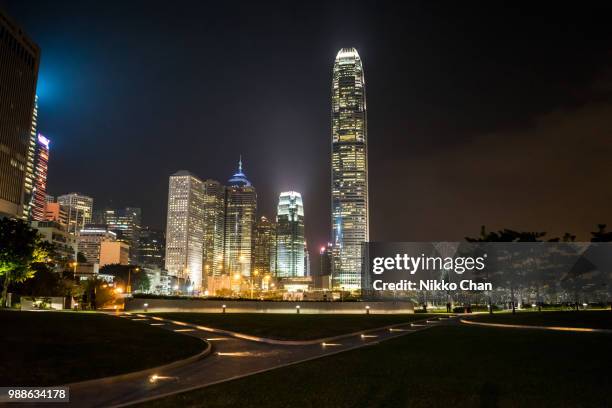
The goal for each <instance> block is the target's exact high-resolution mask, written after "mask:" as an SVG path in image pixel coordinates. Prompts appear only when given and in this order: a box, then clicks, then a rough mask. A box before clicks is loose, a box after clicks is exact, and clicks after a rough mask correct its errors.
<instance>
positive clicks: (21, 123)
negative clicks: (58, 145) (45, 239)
mask: <svg viewBox="0 0 612 408" xmlns="http://www.w3.org/2000/svg"><path fill="white" fill-rule="evenodd" d="M0 61H2V62H1V65H0V118H1V120H0V216H8V217H12V218H24V204H25V203H24V201H25V199H26V198H27V197H26V173H27V171H28V166H29V165H32V164H33V162H32V155H31V154H32V151H31V149H32V147H33V146H32V120H33V111H34V106H35V105H34V102H35V95H36V84H37V81H38V65H39V61H40V49H39V47H38V45H36V44H35V43H34V42H33V41H32V40H31V39H29V38H28V36H27V35H26V34H25V33H24V31H23V30H22V29H21V28H20V27H18V26H17V25H16V24H15V23H14V22H13V21H11V20H10V19H9V18H8V16H6V15H5V14H4V13H2V12H1V11H0ZM29 182H30V185H29V188H30V189H31V188H32V184H31V183H32V180H31V179H30V180H29Z"/></svg>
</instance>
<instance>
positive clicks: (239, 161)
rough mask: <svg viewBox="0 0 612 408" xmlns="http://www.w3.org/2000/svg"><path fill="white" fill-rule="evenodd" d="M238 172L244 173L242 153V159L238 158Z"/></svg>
mask: <svg viewBox="0 0 612 408" xmlns="http://www.w3.org/2000/svg"><path fill="white" fill-rule="evenodd" d="M238 173H242V155H240V160H238Z"/></svg>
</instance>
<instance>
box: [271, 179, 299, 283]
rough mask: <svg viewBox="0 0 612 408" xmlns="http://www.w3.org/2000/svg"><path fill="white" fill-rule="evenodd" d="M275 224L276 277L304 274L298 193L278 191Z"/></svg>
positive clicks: (291, 276) (292, 276)
mask: <svg viewBox="0 0 612 408" xmlns="http://www.w3.org/2000/svg"><path fill="white" fill-rule="evenodd" d="M276 224H277V229H276V262H275V275H276V277H278V278H294V277H300V276H305V275H306V270H305V264H304V261H305V258H306V253H305V242H304V204H303V203H302V196H301V195H300V193H298V192H295V191H288V192H283V193H280V196H279V198H278V209H277V215H276Z"/></svg>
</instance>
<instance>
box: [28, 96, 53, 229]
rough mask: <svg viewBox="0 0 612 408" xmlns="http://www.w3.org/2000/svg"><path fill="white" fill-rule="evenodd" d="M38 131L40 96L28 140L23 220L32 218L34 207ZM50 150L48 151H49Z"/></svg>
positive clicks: (35, 106) (36, 97) (36, 101)
mask: <svg viewBox="0 0 612 408" xmlns="http://www.w3.org/2000/svg"><path fill="white" fill-rule="evenodd" d="M37 130H38V95H36V96H35V97H34V110H33V111H32V125H31V127H30V137H29V138H28V162H27V166H26V173H25V181H24V189H23V218H24V219H31V218H32V205H33V201H34V188H35V183H36V145H37V143H36V142H37V140H36V139H37V138H36V132H37ZM47 150H48V149H47Z"/></svg>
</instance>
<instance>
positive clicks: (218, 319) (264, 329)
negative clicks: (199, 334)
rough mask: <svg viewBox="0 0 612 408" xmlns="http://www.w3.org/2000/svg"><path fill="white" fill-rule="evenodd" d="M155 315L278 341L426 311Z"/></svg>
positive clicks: (342, 331) (402, 319)
mask: <svg viewBox="0 0 612 408" xmlns="http://www.w3.org/2000/svg"><path fill="white" fill-rule="evenodd" d="M154 314H155V315H157V316H161V317H165V318H168V319H174V320H179V321H183V322H190V323H197V324H201V325H205V326H210V327H214V328H217V329H225V330H231V331H235V332H239V333H246V334H252V335H256V336H262V337H268V338H273V339H282V340H310V339H320V338H323V337H330V336H336V335H339V334H346V333H352V332H356V331H359V330H364V329H373V328H376V327H382V326H388V325H391V324H396V323H403V322H411V321H415V320H422V319H426V318H428V317H430V316H432V315H428V314H421V313H417V314H403V315H392V314H389V315H384V314H371V315H366V314H359V315H355V314H341V315H326V314H299V315H298V314H297V313H296V314H282V313H225V314H224V313H154Z"/></svg>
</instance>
